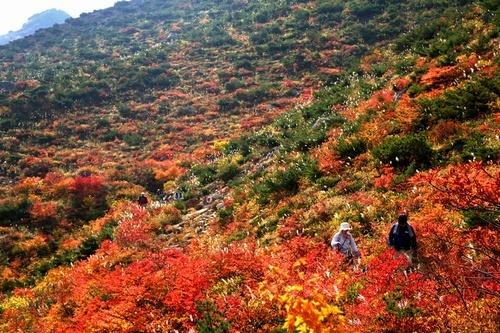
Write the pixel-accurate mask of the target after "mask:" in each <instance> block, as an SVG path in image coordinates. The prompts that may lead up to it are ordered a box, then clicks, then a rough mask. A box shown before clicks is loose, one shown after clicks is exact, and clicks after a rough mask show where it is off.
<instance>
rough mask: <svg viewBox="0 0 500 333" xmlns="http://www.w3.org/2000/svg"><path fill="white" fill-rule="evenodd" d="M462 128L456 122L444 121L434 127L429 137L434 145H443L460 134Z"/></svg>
mask: <svg viewBox="0 0 500 333" xmlns="http://www.w3.org/2000/svg"><path fill="white" fill-rule="evenodd" d="M462 130H463V128H462V126H460V124H459V123H458V122H457V121H454V120H444V121H440V122H439V123H437V124H436V126H434V127H433V128H432V129H431V130H430V132H429V136H430V138H431V139H432V141H434V142H436V143H443V142H446V141H447V140H450V139H452V138H454V137H456V136H458V135H459V134H461V132H462Z"/></svg>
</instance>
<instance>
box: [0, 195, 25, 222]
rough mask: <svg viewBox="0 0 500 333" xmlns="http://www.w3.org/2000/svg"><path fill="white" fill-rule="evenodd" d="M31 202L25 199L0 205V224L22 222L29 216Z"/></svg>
mask: <svg viewBox="0 0 500 333" xmlns="http://www.w3.org/2000/svg"><path fill="white" fill-rule="evenodd" d="M30 207H31V203H30V202H29V201H28V200H27V199H23V200H21V201H17V202H9V203H6V204H3V205H1V206H0V226H10V225H14V224H18V223H20V222H22V220H23V219H25V218H27V217H28V216H29V213H28V210H29V208H30Z"/></svg>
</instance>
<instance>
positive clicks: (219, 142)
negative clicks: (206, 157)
mask: <svg viewBox="0 0 500 333" xmlns="http://www.w3.org/2000/svg"><path fill="white" fill-rule="evenodd" d="M228 143H229V141H228V140H217V141H215V142H214V144H213V148H214V149H215V150H217V151H221V150H222V149H224V148H225V147H226V146H227V144H228Z"/></svg>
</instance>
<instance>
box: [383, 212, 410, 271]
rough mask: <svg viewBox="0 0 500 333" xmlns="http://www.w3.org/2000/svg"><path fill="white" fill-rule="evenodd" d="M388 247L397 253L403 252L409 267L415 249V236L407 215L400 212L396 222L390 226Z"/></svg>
mask: <svg viewBox="0 0 500 333" xmlns="http://www.w3.org/2000/svg"><path fill="white" fill-rule="evenodd" d="M389 246H391V247H393V248H394V249H395V250H396V251H398V252H403V253H404V254H405V255H406V257H407V258H408V261H409V263H410V265H412V264H413V257H414V255H415V250H416V249H417V235H416V233H415V229H413V227H412V226H411V225H410V224H409V223H408V213H407V212H406V211H402V212H400V213H399V215H398V221H397V222H396V223H394V224H393V225H392V228H391V231H390V232H389Z"/></svg>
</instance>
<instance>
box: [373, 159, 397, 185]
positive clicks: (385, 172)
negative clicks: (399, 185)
mask: <svg viewBox="0 0 500 333" xmlns="http://www.w3.org/2000/svg"><path fill="white" fill-rule="evenodd" d="M393 179H394V168H393V167H392V166H387V165H386V166H384V167H383V168H382V175H381V176H380V177H378V178H375V180H374V185H375V187H376V188H384V189H386V190H388V189H390V188H391V185H392V180H393Z"/></svg>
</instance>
